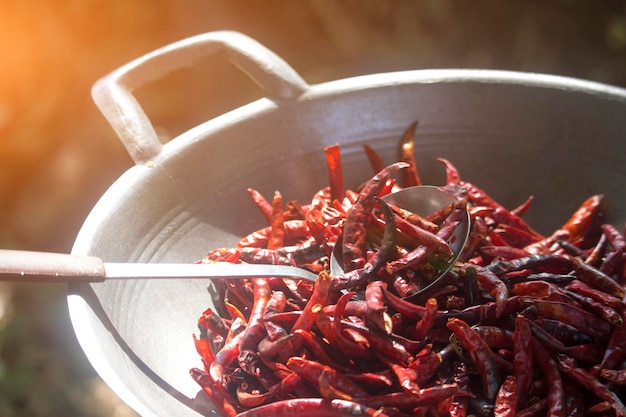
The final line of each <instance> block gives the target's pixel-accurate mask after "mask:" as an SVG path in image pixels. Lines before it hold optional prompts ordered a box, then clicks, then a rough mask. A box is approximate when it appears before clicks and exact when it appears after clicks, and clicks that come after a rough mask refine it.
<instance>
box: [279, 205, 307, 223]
mask: <svg viewBox="0 0 626 417" xmlns="http://www.w3.org/2000/svg"><path fill="white" fill-rule="evenodd" d="M309 209H310V207H309V206H307V205H305V206H303V205H302V204H300V203H299V202H298V201H296V200H289V201H288V202H287V208H286V209H285V213H284V214H283V216H284V217H285V221H287V220H304V219H306V215H307V213H308V211H309Z"/></svg>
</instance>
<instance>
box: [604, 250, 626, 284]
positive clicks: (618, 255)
mask: <svg viewBox="0 0 626 417" xmlns="http://www.w3.org/2000/svg"><path fill="white" fill-rule="evenodd" d="M623 257H624V252H619V251H610V252H608V253H607V254H606V256H605V257H604V261H603V262H602V263H601V264H600V266H599V267H598V271H600V272H602V273H603V274H604V275H607V276H609V277H611V278H613V275H614V274H615V273H616V272H619V269H620V264H621V262H622V259H623ZM615 281H616V282H617V283H618V284H619V285H620V286H621V285H622V283H621V282H620V281H619V280H617V279H616V280H615Z"/></svg>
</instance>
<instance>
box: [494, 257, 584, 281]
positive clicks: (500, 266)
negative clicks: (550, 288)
mask: <svg viewBox="0 0 626 417" xmlns="http://www.w3.org/2000/svg"><path fill="white" fill-rule="evenodd" d="M572 267H573V264H572V259H571V258H569V257H564V256H559V255H530V256H527V257H524V258H518V259H510V260H507V261H496V262H494V263H492V264H490V265H488V266H487V269H489V270H490V271H491V272H493V273H494V274H496V275H498V276H500V275H502V274H505V273H507V272H511V271H518V270H522V269H533V270H535V271H536V272H542V271H543V272H553V273H567V272H569V271H570V270H571V269H572Z"/></svg>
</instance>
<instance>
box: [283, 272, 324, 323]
mask: <svg viewBox="0 0 626 417" xmlns="http://www.w3.org/2000/svg"><path fill="white" fill-rule="evenodd" d="M329 300H330V275H329V274H328V273H327V272H321V273H320V274H319V275H318V277H317V280H316V281H315V285H314V287H313V294H312V295H311V298H309V300H308V301H307V303H306V305H305V307H304V309H303V310H302V314H300V316H299V317H298V319H297V320H296V322H295V323H294V325H293V327H292V329H291V331H292V332H293V331H295V330H297V329H302V330H311V328H312V327H313V325H314V324H315V318H316V315H317V313H318V312H319V311H320V310H321V309H322V308H323V307H324V306H325V305H327V304H328V302H329Z"/></svg>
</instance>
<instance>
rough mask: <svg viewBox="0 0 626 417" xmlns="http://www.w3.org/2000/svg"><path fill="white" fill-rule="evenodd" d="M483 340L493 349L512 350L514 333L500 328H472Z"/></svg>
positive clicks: (482, 326)
mask: <svg viewBox="0 0 626 417" xmlns="http://www.w3.org/2000/svg"><path fill="white" fill-rule="evenodd" d="M472 329H473V330H474V331H475V332H476V333H478V336H480V338H481V339H483V341H484V342H485V343H486V344H487V346H489V347H490V348H492V349H512V348H513V332H512V331H510V330H506V329H503V328H502V327H499V326H484V325H478V326H474V327H472Z"/></svg>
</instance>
